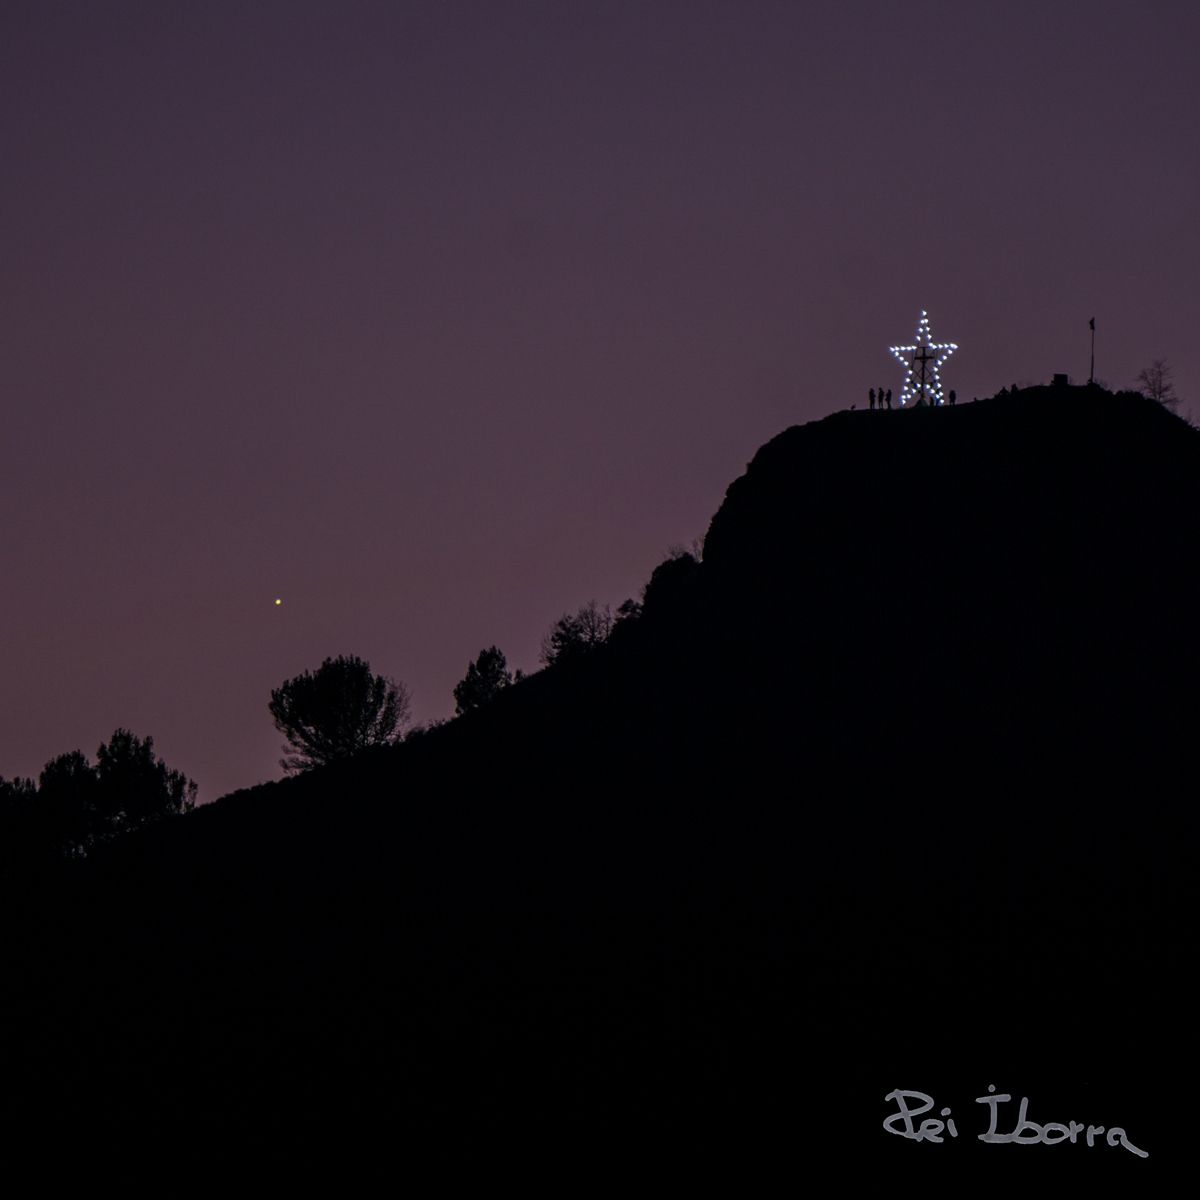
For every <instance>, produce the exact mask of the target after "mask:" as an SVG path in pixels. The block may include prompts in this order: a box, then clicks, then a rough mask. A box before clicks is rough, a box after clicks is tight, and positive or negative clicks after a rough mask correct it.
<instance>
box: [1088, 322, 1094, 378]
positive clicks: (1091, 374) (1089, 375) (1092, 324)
mask: <svg viewBox="0 0 1200 1200" xmlns="http://www.w3.org/2000/svg"><path fill="white" fill-rule="evenodd" d="M1088 324H1089V325H1090V326H1091V328H1092V365H1091V367H1090V369H1089V370H1088V383H1089V384H1091V383H1095V382H1096V318H1095V317H1093V318H1092V319H1091V320H1090V321H1089V322H1088Z"/></svg>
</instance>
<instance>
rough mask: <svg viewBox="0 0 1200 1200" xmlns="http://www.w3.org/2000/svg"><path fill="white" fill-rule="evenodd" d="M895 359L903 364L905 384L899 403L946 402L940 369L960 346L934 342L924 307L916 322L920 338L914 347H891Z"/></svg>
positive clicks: (951, 343)
mask: <svg viewBox="0 0 1200 1200" xmlns="http://www.w3.org/2000/svg"><path fill="white" fill-rule="evenodd" d="M888 349H889V350H890V351H891V352H892V353H893V354H894V355H895V356H896V360H897V361H898V362H899V363H900V364H901V365H902V366H903V367H904V369H905V371H906V374H905V376H904V387H903V389H901V392H900V405H901V407H904V406H906V405H908V404H909V403H912V402H915V403H917V404H944V403H945V402H946V401H945V397H944V396H943V395H942V381H941V377H940V376H939V374H938V372H939V371H940V370H941V369H942V365H943V364H944V363H945V361H946V359H948V358H949V357H950V355H952V354H953V353H954V352H955V350H957V349H958V346H957V345H956V344H955V343H954V342H935V341H934V340H933V339H932V338H931V337H930V335H929V314H928V313H927V312H926V311H925V310H924V309H922V310H921V319H920V320H919V321H918V322H917V338H916V341H915V343H914V344H913V345H911V346H889V347H888Z"/></svg>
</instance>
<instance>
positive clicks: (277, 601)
mask: <svg viewBox="0 0 1200 1200" xmlns="http://www.w3.org/2000/svg"><path fill="white" fill-rule="evenodd" d="M282 603H283V601H282V600H281V599H280V598H279V597H278V596H276V597H275V607H276V608H278V607H279V606H280V605H281V604H282Z"/></svg>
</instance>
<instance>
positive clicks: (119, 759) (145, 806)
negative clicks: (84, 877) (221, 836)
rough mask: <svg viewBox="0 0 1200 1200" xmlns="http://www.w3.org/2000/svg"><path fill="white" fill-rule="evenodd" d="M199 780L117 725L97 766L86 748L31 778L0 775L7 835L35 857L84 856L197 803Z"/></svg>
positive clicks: (0, 801)
mask: <svg viewBox="0 0 1200 1200" xmlns="http://www.w3.org/2000/svg"><path fill="white" fill-rule="evenodd" d="M195 803H196V785H195V783H193V782H192V780H190V779H188V778H187V776H186V775H184V774H183V772H182V771H173V770H171V769H170V768H169V767H168V766H167V765H166V763H164V762H163V761H162V760H161V759H158V758H156V757H155V754H154V739H153V738H144V739H143V738H138V737H135V736H134V735H133V734H132V733H130V732H129V730H128V729H118V730H116V731H115V732H114V733H113V735H112V737H111V738H110V739H109V740H108V742H107V744H105V745H102V746H101V747H100V748H99V749H98V750H97V751H96V763H95V765H94V766H93V765H92V763H90V762H89V761H88V758H87V756H86V755H85V754H84V753H83V752H82V751H79V750H72V751H70V752H69V753H67V754H60V755H58V756H57V757H56V758H52V759H51V760H50V761H49V762H48V763H47V764H46V765H45V766H44V767H43V768H42V772H41V774H40V775H39V777H38V782H37V786H36V788H35V786H34V784H33V782H32V780H28V779H15V780H11V781H4V780H0V806H2V809H3V815H2V819H3V825H4V828H5V831H6V834H7V836H8V837H10V838H12V839H13V840H14V841H16V842H19V843H20V844H21V846H22V848H23V850H24V852H25V854H26V855H27V856H28V857H30V858H38V857H41V856H45V855H62V856H66V857H67V858H82V857H84V856H85V855H87V853H88V852H89V851H90V850H92V849H93V848H94V847H95V846H97V845H100V844H101V843H103V842H106V841H110V840H112V839H113V838H115V837H118V836H120V835H121V834H125V833H130V832H132V831H133V830H135V829H140V828H142V827H143V826H145V825H150V824H153V823H154V822H156V821H161V820H165V819H166V818H168V817H174V816H178V815H179V814H180V813H185V812H187V811H189V810H190V809H191V808H193V807H194V806H195Z"/></svg>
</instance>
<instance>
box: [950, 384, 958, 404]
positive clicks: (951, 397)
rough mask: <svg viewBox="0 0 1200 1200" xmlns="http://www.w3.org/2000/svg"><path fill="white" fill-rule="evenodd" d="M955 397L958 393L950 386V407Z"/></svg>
mask: <svg viewBox="0 0 1200 1200" xmlns="http://www.w3.org/2000/svg"><path fill="white" fill-rule="evenodd" d="M957 399H958V393H957V392H956V391H955V390H954V389H953V388H951V389H950V407H951V408H953V407H954V402H955V400H957Z"/></svg>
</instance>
